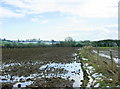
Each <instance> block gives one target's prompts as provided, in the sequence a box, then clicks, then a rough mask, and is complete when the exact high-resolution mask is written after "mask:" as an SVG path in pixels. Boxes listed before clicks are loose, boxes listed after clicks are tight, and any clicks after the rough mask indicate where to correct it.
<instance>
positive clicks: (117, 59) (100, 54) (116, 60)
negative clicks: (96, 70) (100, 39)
mask: <svg viewBox="0 0 120 89" xmlns="http://www.w3.org/2000/svg"><path fill="white" fill-rule="evenodd" d="M93 52H94V53H97V51H95V50H93ZM99 56H102V57H105V58H108V59H111V57H110V56H108V55H106V54H103V53H99ZM113 60H114V61H115V63H117V64H118V63H119V60H120V59H119V58H118V57H115V58H113Z"/></svg>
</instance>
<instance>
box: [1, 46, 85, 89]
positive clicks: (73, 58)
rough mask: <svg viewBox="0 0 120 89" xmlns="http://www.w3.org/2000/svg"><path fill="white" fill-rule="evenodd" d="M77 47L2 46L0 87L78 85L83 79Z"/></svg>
mask: <svg viewBox="0 0 120 89" xmlns="http://www.w3.org/2000/svg"><path fill="white" fill-rule="evenodd" d="M77 52H78V48H74V47H72V48H70V47H64V48H62V47H58V48H56V47H54V48H52V47H49V48H12V49H9V48H4V49H3V50H2V66H0V70H1V71H2V75H1V76H0V82H2V83H3V87H13V88H14V87H19V86H21V87H31V88H35V87H80V86H81V84H82V82H81V80H83V72H82V69H81V63H80V58H79V56H77V54H76V53H77Z"/></svg>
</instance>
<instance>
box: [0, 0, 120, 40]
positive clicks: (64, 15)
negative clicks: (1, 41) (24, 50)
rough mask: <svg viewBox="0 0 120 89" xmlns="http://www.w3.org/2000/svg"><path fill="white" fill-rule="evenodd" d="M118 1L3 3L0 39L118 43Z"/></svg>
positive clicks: (23, 0)
mask: <svg viewBox="0 0 120 89" xmlns="http://www.w3.org/2000/svg"><path fill="white" fill-rule="evenodd" d="M118 1H119V0H1V2H0V3H1V7H0V27H1V28H0V29H1V31H2V32H1V33H2V35H1V38H7V39H12V40H15V39H18V38H19V39H32V38H36V39H38V38H40V39H41V40H51V39H54V40H64V39H65V37H68V36H70V37H72V38H73V39H74V40H101V39H118Z"/></svg>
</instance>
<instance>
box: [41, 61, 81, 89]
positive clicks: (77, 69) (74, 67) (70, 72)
mask: <svg viewBox="0 0 120 89" xmlns="http://www.w3.org/2000/svg"><path fill="white" fill-rule="evenodd" d="M50 68H55V69H56V68H59V69H64V70H66V71H67V73H65V74H57V75H54V76H53V75H52V73H51V74H49V75H46V77H47V78H49V77H55V76H57V77H62V78H65V79H67V78H69V79H70V80H72V79H73V80H74V83H73V87H80V86H81V84H82V82H81V80H83V72H82V69H81V64H80V63H77V62H72V63H66V64H61V63H50V64H46V65H43V66H41V67H40V70H46V71H47V70H50ZM46 71H45V72H46ZM53 71H54V70H53ZM54 73H55V71H54Z"/></svg>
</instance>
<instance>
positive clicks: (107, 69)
mask: <svg viewBox="0 0 120 89" xmlns="http://www.w3.org/2000/svg"><path fill="white" fill-rule="evenodd" d="M100 48H101V47H100ZM102 48H103V47H102ZM112 48H113V47H112ZM92 49H93V48H92V47H84V48H83V50H82V51H81V52H80V53H79V55H80V57H81V58H82V57H85V58H87V59H89V60H88V61H86V60H82V63H83V64H85V63H88V66H93V68H95V70H94V71H93V73H91V74H90V75H92V74H94V73H102V74H103V75H104V76H105V77H106V78H103V80H102V81H101V80H99V83H100V85H101V87H105V86H108V85H109V86H117V85H120V79H119V78H118V76H119V73H120V70H119V68H118V67H116V64H115V63H113V64H112V62H111V60H109V59H107V58H104V57H101V56H98V55H97V54H95V53H92V52H91V51H92ZM94 49H96V48H94ZM107 49H109V48H107ZM110 78H111V79H113V80H114V82H110V80H108V79H110Z"/></svg>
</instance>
